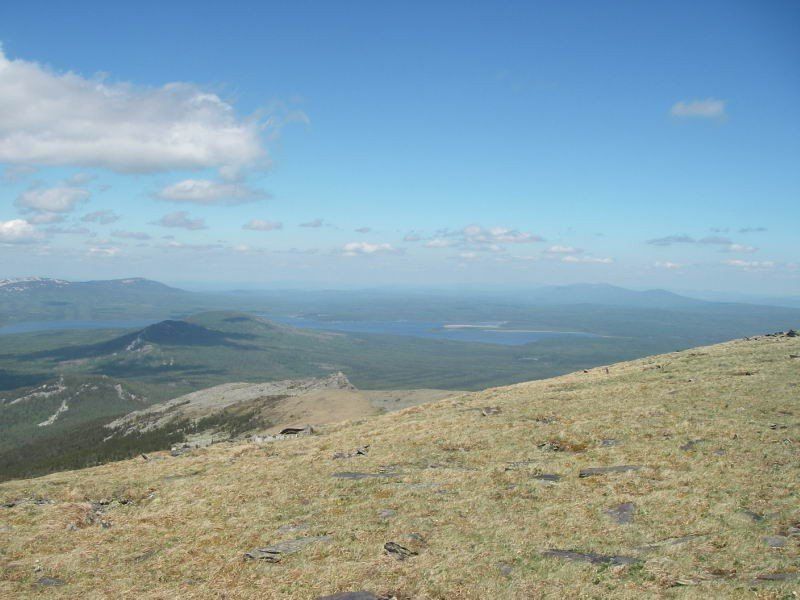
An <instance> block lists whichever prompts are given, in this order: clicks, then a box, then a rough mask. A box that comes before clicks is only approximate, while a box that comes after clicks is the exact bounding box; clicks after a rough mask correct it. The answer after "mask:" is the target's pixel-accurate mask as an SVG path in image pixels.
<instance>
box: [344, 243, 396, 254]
mask: <svg viewBox="0 0 800 600" xmlns="http://www.w3.org/2000/svg"><path fill="white" fill-rule="evenodd" d="M396 252H397V250H396V249H395V248H394V247H393V246H392V245H391V244H370V243H369V242H350V243H348V244H345V245H344V246H343V247H342V254H344V255H345V256H368V255H374V254H394V253H396Z"/></svg>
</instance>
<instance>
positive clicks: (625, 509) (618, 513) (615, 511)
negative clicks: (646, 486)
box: [606, 502, 636, 525]
mask: <svg viewBox="0 0 800 600" xmlns="http://www.w3.org/2000/svg"><path fill="white" fill-rule="evenodd" d="M635 513H636V505H635V504H634V503H633V502H623V503H622V504H618V505H617V506H615V507H613V508H610V509H608V510H607V511H606V514H607V515H608V516H609V517H611V518H612V519H613V520H614V521H615V522H616V523H618V524H619V525H627V524H628V523H633V515H634V514H635Z"/></svg>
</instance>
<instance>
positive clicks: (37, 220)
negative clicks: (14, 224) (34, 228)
mask: <svg viewBox="0 0 800 600" xmlns="http://www.w3.org/2000/svg"><path fill="white" fill-rule="evenodd" d="M27 220H28V223H33V224H34V225H52V224H53V223H62V222H63V221H64V220H66V217H65V216H64V215H63V214H57V213H36V214H34V215H31V216H29V217H28V219H27Z"/></svg>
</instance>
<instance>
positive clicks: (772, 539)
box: [764, 535, 789, 548]
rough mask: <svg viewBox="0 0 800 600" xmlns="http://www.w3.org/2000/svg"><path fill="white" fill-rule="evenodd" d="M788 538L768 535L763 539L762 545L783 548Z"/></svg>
mask: <svg viewBox="0 0 800 600" xmlns="http://www.w3.org/2000/svg"><path fill="white" fill-rule="evenodd" d="M788 541H789V538H787V537H784V536H782V535H768V536H765V537H764V543H765V544H766V545H767V546H769V547H770V548H785V547H786V543H787V542H788Z"/></svg>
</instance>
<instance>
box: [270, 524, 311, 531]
mask: <svg viewBox="0 0 800 600" xmlns="http://www.w3.org/2000/svg"><path fill="white" fill-rule="evenodd" d="M307 529H309V525H308V523H287V524H286V525H281V526H280V527H278V529H277V530H276V532H277V533H292V532H294V531H306V530H307Z"/></svg>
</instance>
